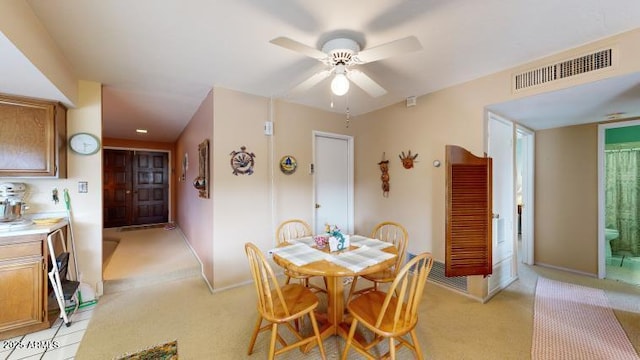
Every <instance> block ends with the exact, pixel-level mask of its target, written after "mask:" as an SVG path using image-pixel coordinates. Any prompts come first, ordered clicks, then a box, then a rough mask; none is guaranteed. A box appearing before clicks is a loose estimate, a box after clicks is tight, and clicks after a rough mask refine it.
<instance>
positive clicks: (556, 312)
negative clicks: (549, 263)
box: [531, 277, 640, 360]
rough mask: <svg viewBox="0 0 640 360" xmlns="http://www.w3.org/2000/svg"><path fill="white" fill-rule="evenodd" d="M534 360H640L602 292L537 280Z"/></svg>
mask: <svg viewBox="0 0 640 360" xmlns="http://www.w3.org/2000/svg"><path fill="white" fill-rule="evenodd" d="M531 354H532V356H531V358H532V359H534V360H547V359H549V360H553V359H563V360H599V359H609V360H634V359H636V360H637V359H640V357H638V355H637V353H636V351H635V350H634V348H633V346H632V345H631V343H630V342H629V339H628V337H627V334H626V333H625V331H624V329H623V328H622V326H621V325H620V323H619V322H618V320H617V319H616V317H615V314H614V312H613V310H612V309H611V308H610V306H609V301H608V300H607V297H606V294H605V292H604V291H603V290H601V289H595V288H592V287H587V286H581V285H576V284H570V283H565V282H561V281H554V280H549V279H546V278H544V277H540V278H538V285H537V287H536V295H535V309H534V324H533V346H532V351H531Z"/></svg>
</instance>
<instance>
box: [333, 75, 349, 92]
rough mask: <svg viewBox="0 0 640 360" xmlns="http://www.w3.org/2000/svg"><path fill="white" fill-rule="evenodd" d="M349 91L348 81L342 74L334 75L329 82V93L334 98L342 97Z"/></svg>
mask: <svg viewBox="0 0 640 360" xmlns="http://www.w3.org/2000/svg"><path fill="white" fill-rule="evenodd" d="M348 91H349V79H347V77H346V76H345V75H344V74H336V76H334V77H333V80H331V92H333V94H334V95H335V96H342V95H344V94H346V93H347V92H348Z"/></svg>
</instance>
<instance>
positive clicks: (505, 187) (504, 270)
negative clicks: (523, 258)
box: [487, 113, 516, 293]
mask: <svg viewBox="0 0 640 360" xmlns="http://www.w3.org/2000/svg"><path fill="white" fill-rule="evenodd" d="M488 136H489V139H488V149H487V150H488V155H489V157H491V158H492V159H493V214H494V215H493V216H494V219H493V239H492V241H493V276H491V278H489V292H490V293H491V292H494V291H498V290H500V289H502V288H504V287H506V286H507V285H508V284H509V283H511V281H512V280H513V279H514V278H515V270H514V265H515V258H514V255H515V252H514V248H515V241H516V237H515V229H514V221H513V220H514V217H515V214H516V206H515V198H514V194H515V189H514V175H515V173H514V141H513V139H514V132H513V123H512V122H510V121H508V120H505V119H502V118H499V117H498V116H496V115H495V114H491V113H490V114H489V119H488Z"/></svg>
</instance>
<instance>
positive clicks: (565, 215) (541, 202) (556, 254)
mask: <svg viewBox="0 0 640 360" xmlns="http://www.w3.org/2000/svg"><path fill="white" fill-rule="evenodd" d="M535 158H536V164H535V174H536V176H535V184H536V185H535V186H536V189H535V215H534V216H535V219H536V221H535V227H534V233H535V234H536V235H535V249H534V253H535V262H536V263H537V264H544V265H550V266H554V267H560V268H566V269H571V270H574V271H578V272H584V273H587V274H591V275H595V274H597V272H598V232H597V231H598V167H597V162H598V126H597V125H596V124H589V125H580V126H569V127H563V128H558V129H549V130H543V131H538V132H537V133H536V153H535Z"/></svg>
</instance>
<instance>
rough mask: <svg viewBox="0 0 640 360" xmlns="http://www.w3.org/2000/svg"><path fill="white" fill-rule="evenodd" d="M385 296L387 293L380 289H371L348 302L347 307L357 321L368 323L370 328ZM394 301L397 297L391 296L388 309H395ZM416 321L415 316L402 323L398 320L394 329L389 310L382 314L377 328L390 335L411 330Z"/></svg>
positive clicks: (372, 326) (373, 325) (391, 314)
mask: <svg viewBox="0 0 640 360" xmlns="http://www.w3.org/2000/svg"><path fill="white" fill-rule="evenodd" d="M386 296H387V293H384V292H382V291H371V292H368V293H364V294H362V295H360V296H358V297H357V298H355V299H354V300H352V301H351V302H349V304H348V305H347V308H348V309H349V312H350V313H351V315H352V316H353V317H355V318H356V319H358V321H360V322H362V323H364V325H368V326H367V327H369V328H371V329H372V328H374V327H375V325H376V321H377V320H378V315H379V314H380V311H381V308H382V305H383V304H384V299H385V298H386ZM396 301H397V298H396V297H392V298H391V301H390V303H389V307H388V309H395V307H396ZM404 307H405V305H403V308H404ZM417 321H418V319H417V318H415V319H411V321H409V322H408V323H405V324H403V323H402V321H399V322H398V325H397V327H396V329H394V328H393V325H394V320H393V311H391V310H389V311H387V312H386V313H385V314H384V317H383V320H382V322H381V324H380V326H379V327H378V330H379V331H381V332H382V333H383V334H387V335H389V336H391V334H398V333H400V334H403V333H406V332H408V331H409V330H411V329H412V328H413V327H414V326H415V324H416V323H417Z"/></svg>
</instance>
